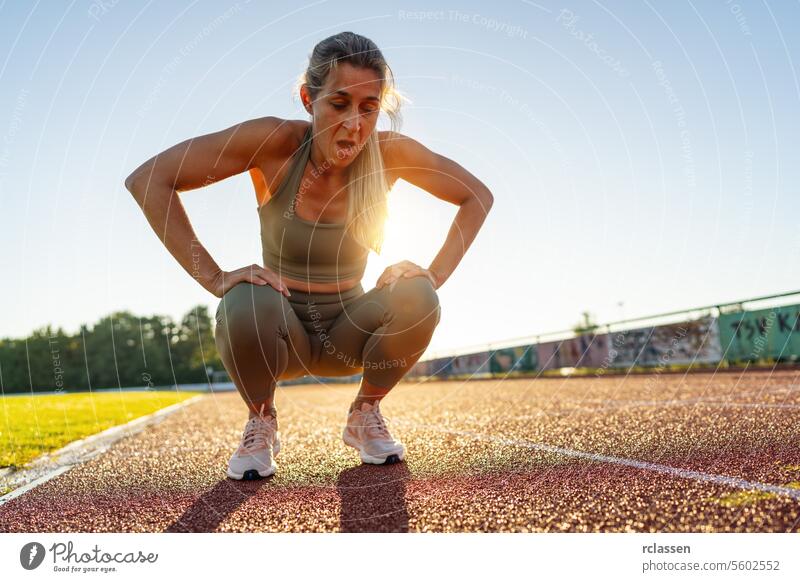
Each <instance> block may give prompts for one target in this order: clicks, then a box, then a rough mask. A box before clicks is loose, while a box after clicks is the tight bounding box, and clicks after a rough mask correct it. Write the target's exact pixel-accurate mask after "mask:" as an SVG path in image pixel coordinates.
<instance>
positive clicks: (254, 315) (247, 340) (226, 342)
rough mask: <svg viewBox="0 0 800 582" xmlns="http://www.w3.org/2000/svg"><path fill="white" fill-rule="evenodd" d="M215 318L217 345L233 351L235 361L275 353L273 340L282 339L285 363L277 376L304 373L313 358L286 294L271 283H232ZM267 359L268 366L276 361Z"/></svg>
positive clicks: (243, 360) (306, 338) (267, 356)
mask: <svg viewBox="0 0 800 582" xmlns="http://www.w3.org/2000/svg"><path fill="white" fill-rule="evenodd" d="M216 320H217V328H216V330H215V335H216V336H217V345H218V346H220V347H222V348H223V349H226V350H227V351H230V352H232V353H231V356H232V357H235V359H236V361H237V362H242V363H244V364H246V363H247V362H248V361H250V360H252V359H254V358H262V359H263V358H271V357H273V356H272V355H273V354H275V353H276V351H275V350H274V349H273V348H272V346H273V344H274V343H276V342H281V341H283V342H285V344H286V354H287V357H286V367H285V368H284V370H283V371H282V372H281V373H280V374H279V378H276V379H280V378H294V377H296V376H299V375H303V374H305V373H307V371H306V370H307V369H308V367H309V365H310V364H311V361H312V349H311V342H310V341H309V337H308V335H307V334H306V330H305V329H304V327H303V324H302V322H301V321H300V319H299V318H298V316H297V314H296V313H295V311H294V309H293V307H292V305H291V304H290V303H289V301H287V299H286V296H285V295H283V293H281V292H280V291H277V290H276V289H275V288H274V287H271V286H269V285H254V284H252V283H247V282H242V283H239V284H237V285H235V286H234V287H232V288H231V289H229V290H228V291H227V292H226V293H225V295H223V297H222V299H221V300H220V303H219V307H218V308H217V312H216ZM280 352H282V350H278V352H277V353H280ZM281 359H282V358H281ZM268 363H269V364H270V367H272V366H274V365H276V364H278V363H277V362H268ZM282 364H283V362H280V365H279V367H283V366H282ZM236 365H237V366H238V365H239V364H236Z"/></svg>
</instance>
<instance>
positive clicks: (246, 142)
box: [125, 32, 493, 479]
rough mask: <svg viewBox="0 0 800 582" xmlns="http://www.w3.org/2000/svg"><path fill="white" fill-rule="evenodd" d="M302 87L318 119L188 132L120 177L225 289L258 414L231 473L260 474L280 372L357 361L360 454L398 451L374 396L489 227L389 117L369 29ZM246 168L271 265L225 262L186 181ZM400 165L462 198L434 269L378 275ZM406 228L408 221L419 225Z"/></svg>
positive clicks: (171, 238) (242, 381)
mask: <svg viewBox="0 0 800 582" xmlns="http://www.w3.org/2000/svg"><path fill="white" fill-rule="evenodd" d="M300 98H301V100H302V103H303V107H304V108H305V110H306V111H307V112H308V113H309V115H310V117H311V120H310V121H302V120H283V119H278V118H275V117H263V118H260V119H253V120H249V121H245V122H243V123H240V124H238V125H235V126H233V127H230V128H228V129H226V130H224V131H220V132H217V133H212V134H208V135H203V136H200V137H197V138H194V139H191V140H187V141H185V142H182V143H179V144H177V145H175V146H173V147H171V148H169V149H167V150H166V151H164V152H162V153H160V154H159V155H157V156H155V157H154V158H152V159H151V160H148V161H147V162H145V163H144V164H142V165H141V166H140V167H139V168H137V169H136V170H135V171H134V172H133V173H132V174H131V175H130V176H129V177H128V179H127V180H126V182H125V185H126V187H127V188H128V190H130V192H131V193H132V194H133V196H134V198H135V199H136V201H137V202H138V203H139V205H140V206H141V207H142V210H143V211H144V213H145V215H146V217H147V219H148V221H149V222H150V224H151V226H152V227H153V229H154V230H155V231H156V233H157V234H158V235H159V237H160V238H161V239H162V241H163V242H164V244H165V246H166V247H167V249H168V250H169V252H170V253H171V254H172V255H173V256H174V257H175V259H176V260H177V261H178V262H179V263H180V264H181V266H183V268H184V269H185V270H186V271H187V272H189V273H190V274H191V275H192V276H193V277H195V279H196V280H197V281H198V282H199V283H200V284H201V285H202V286H203V287H204V288H205V289H207V290H208V291H210V292H211V293H213V294H214V295H215V296H216V297H219V298H221V301H220V303H219V308H218V309H217V313H216V319H217V328H216V332H215V337H216V343H217V347H218V348H219V353H220V357H221V358H222V361H223V363H224V365H225V368H226V369H227V371H228V373H229V375H230V377H231V379H232V380H233V382H234V384H235V385H236V387H237V389H238V390H239V393H240V394H241V396H242V398H243V399H244V401H245V403H246V404H247V406H248V408H249V411H250V418H249V420H248V422H247V424H246V426H245V430H244V434H243V436H242V441H241V443H240V445H239V447H238V449H237V450H236V451H235V452H234V454H233V456H232V457H231V459H230V461H229V464H228V470H227V474H228V476H229V477H231V478H232V479H242V478H245V479H248V478H258V477H266V476H268V475H271V474H273V473H274V472H275V470H276V464H275V461H274V457H275V456H276V455H277V454H278V452H279V450H280V437H279V432H278V425H277V411H276V410H275V407H274V404H273V400H274V394H275V387H276V383H277V381H278V380H281V379H288V378H297V377H301V376H304V375H308V374H314V375H316V374H319V375H324V376H350V375H352V374H356V373H359V372H363V375H362V380H361V385H360V389H359V392H358V394H357V395H356V398H355V400H354V401H353V403H352V405H351V406H350V410H349V412H348V415H347V422H346V425H345V428H344V432H343V435H342V437H343V440H344V442H345V443H346V444H347V445H349V446H352V447H354V448H355V449H357V450H358V451H359V453H360V456H361V459H362V461H364V462H366V463H375V464H383V463H391V462H396V461H400V460H402V459H403V458H404V455H405V448H404V446H403V444H402V443H400V442H399V441H397V440H395V439H394V438H393V437H392V435H391V434H390V432H389V430H388V429H387V427H386V424H385V422H384V419H383V417H382V416H381V413H380V409H379V403H380V401H381V399H382V398H383V397H384V396H385V395H386V394H387V393H388V392H389V391H390V390H391V389H392V387H394V386H395V385H396V384H397V382H399V381H400V379H401V378H402V377H403V376H404V375H405V374H406V372H407V371H408V370H409V369H410V368H411V367H412V366H413V365H414V364H415V363H416V362H417V360H418V359H419V357H420V356H421V355H422V353H423V352H424V351H425V348H426V347H427V345H428V343H429V341H430V338H431V336H432V335H433V332H434V329H435V327H436V325H437V324H438V322H439V318H440V308H439V299H438V295H437V292H436V290H437V289H438V288H439V287H441V285H442V284H443V283H444V282H445V281H446V280H447V279H448V277H449V276H450V275H451V274H452V272H453V270H454V269H455V268H456V266H457V265H458V263H459V262H460V261H461V259H462V257H463V256H464V253H465V252H466V251H467V249H468V248H469V246H470V244H471V243H472V241H473V240H474V238H475V236H476V235H477V232H478V230H479V228H480V227H481V225H482V223H483V221H484V219H485V217H486V214H487V212H488V211H489V208H490V207H491V205H492V201H493V197H492V194H491V193H490V192H489V190H488V188H486V186H485V185H484V184H482V183H481V182H480V181H479V180H478V179H477V178H475V177H474V176H473V175H472V174H470V173H469V172H467V171H466V170H465V169H464V168H462V167H461V166H459V165H458V164H456V163H455V162H453V161H451V160H449V159H448V158H445V157H443V156H440V155H438V154H436V153H434V152H432V151H430V150H428V149H427V148H425V147H424V146H422V145H421V144H420V143H418V142H416V141H415V140H413V139H411V138H408V137H406V136H404V135H402V134H400V133H397V132H396V131H377V129H376V125H377V121H378V115H379V113H380V111H384V112H385V113H387V114H388V115H389V117H390V118H391V121H392V127H393V128H394V127H396V125H397V120H398V110H399V99H398V95H397V93H396V91H395V89H394V81H393V77H392V74H391V70H390V68H389V66H388V65H387V64H386V61H385V59H384V57H383V55H382V54H381V52H380V50H379V49H378V47H377V46H376V45H375V44H374V43H373V42H372V41H371V40H369V39H367V38H365V37H363V36H360V35H358V34H354V33H352V32H343V33H340V34H337V35H334V36H331V37H330V38H327V39H325V40H323V41H321V42H320V43H319V44H317V46H316V47H314V51H313V52H312V54H311V58H310V60H309V65H308V69H307V71H306V72H305V75H304V76H303V78H302V83H301V86H300ZM245 171H249V172H250V175H251V177H252V178H253V182H254V184H255V187H256V198H257V202H258V213H259V217H260V221H261V239H262V246H263V259H264V265H263V266H261V265H249V266H246V267H242V268H240V269H236V270H234V271H223V270H222V269H221V268H220V267H219V266H218V265H217V263H216V262H215V261H214V259H212V258H211V256H210V255H209V254H208V252H207V251H206V249H205V248H204V247H203V245H202V244H200V242H199V241H198V240H197V238H196V237H195V235H194V231H193V230H192V227H191V225H190V223H189V220H188V218H187V216H186V213H185V211H184V208H183V205H182V204H181V202H180V197H179V196H178V194H179V193H181V192H183V191H186V190H191V189H194V188H199V187H201V186H205V185H208V184H211V183H214V182H217V181H219V180H223V179H225V178H227V177H229V176H233V175H235V174H239V173H242V172H245ZM399 178H402V179H404V180H406V181H408V182H410V183H412V184H415V185H416V186H419V187H420V188H423V189H424V190H426V191H428V192H430V193H431V194H433V195H434V196H436V197H437V198H440V199H442V200H445V201H447V202H450V203H452V204H456V205H458V206H459V207H460V208H459V211H458V213H457V214H456V217H455V220H454V222H453V225H452V227H451V228H450V231H449V233H448V236H447V240H446V241H445V244H444V246H443V247H442V249H441V250H440V251H439V253H438V254H437V255H436V257H435V259H434V260H433V262H432V263H431V265H430V267H428V268H427V269H426V268H423V267H420V266H419V265H416V264H414V263H412V262H410V261H402V262H400V263H397V264H395V265H392V266H390V267H388V268H387V269H386V270H385V271H384V272H383V273H382V274H381V276H380V277H379V279H378V281H377V283H376V285H375V288H374V289H371V290H370V291H368V292H364V289H363V287H362V286H361V278H362V276H363V274H364V268H365V266H366V261H367V256H368V254H369V250H370V249H372V250H374V251H375V252H378V253H379V252H380V248H381V243H382V230H383V225H384V221H385V219H386V197H387V193H388V191H389V190H390V189H391V187H392V185H393V184H394V183H395V181H396V180H397V179H399ZM410 234H413V233H410Z"/></svg>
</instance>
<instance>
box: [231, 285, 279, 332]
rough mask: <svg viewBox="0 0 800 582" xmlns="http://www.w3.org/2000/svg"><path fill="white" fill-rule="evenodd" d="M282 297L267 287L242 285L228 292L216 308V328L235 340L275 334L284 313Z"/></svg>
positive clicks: (272, 288) (276, 291)
mask: <svg viewBox="0 0 800 582" xmlns="http://www.w3.org/2000/svg"><path fill="white" fill-rule="evenodd" d="M285 301H286V298H285V296H284V295H283V294H282V293H281V292H280V291H278V290H276V289H275V288H274V287H271V286H270V285H255V284H253V283H248V282H242V283H239V284H237V285H234V286H233V287H232V288H230V289H228V291H226V292H225V294H224V295H223V296H222V299H221V300H220V303H219V307H218V308H217V314H216V319H217V324H218V325H222V326H224V327H225V328H226V329H227V330H228V333H230V334H235V335H236V336H237V337H238V338H248V337H251V338H252V337H259V336H263V335H264V334H265V333H271V332H274V331H277V332H279V331H280V330H281V329H283V328H284V327H285V326H283V325H282V323H283V321H284V319H285V317H286V310H287V309H291V307H289V305H288V302H286V305H284V302H285Z"/></svg>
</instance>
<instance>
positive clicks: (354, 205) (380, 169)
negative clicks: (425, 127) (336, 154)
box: [296, 32, 404, 254]
mask: <svg viewBox="0 0 800 582" xmlns="http://www.w3.org/2000/svg"><path fill="white" fill-rule="evenodd" d="M339 63H350V64H351V65H353V66H355V67H363V68H367V69H372V70H373V71H375V72H377V73H378V75H379V77H380V79H381V96H380V99H381V105H380V109H381V111H383V112H384V113H386V114H387V116H388V117H389V120H390V122H391V129H392V131H397V129H398V128H399V127H400V124H401V122H402V118H401V116H400V106H401V103H402V100H403V99H404V97H403V96H402V95H401V94H400V93H399V91H397V89H396V87H395V82H394V75H393V74H392V70H391V68H389V65H388V64H387V62H386V59H385V58H384V57H383V54H382V53H381V51H380V50H379V49H378V47H377V45H376V44H375V43H374V42H372V41H371V40H370V39H368V38H366V37H365V36H361V35H360V34H356V33H354V32H340V33H338V34H335V35H333V36H330V37H328V38H326V39H324V40H322V41H320V42H319V43H317V45H316V46H315V47H314V50H313V51H312V53H311V56H310V57H309V61H308V68H307V69H306V71H305V73H303V75H302V76H301V77H300V79H299V80H298V83H297V87H296V90H299V88H300V87H301V86H302V85H306V86H307V87H308V91H309V93H310V95H311V98H312V99H316V98H317V95H318V94H319V92H320V90H321V89H322V87H323V85H324V84H325V81H326V80H327V79H328V75H330V73H331V71H332V70H334V69H335V68H336V67H337V65H338V64H339ZM348 178H349V180H348V185H347V189H348V193H347V195H348V199H349V202H350V203H349V204H348V210H347V218H346V221H345V224H346V227H345V228H346V230H348V231H349V232H350V235H351V236H352V237H353V239H355V240H356V241H357V242H358V243H359V244H361V245H362V246H364V247H365V248H367V249H373V250H374V251H375V252H376V253H378V254H380V252H381V247H382V245H383V231H384V224H385V222H386V218H387V215H388V206H387V196H388V193H389V183H388V182H387V180H386V175H385V173H384V166H383V156H382V155H381V151H380V146H379V144H378V128H377V125H376V126H375V129H374V130H373V131H372V133H370V135H369V137H368V138H367V141H366V143H365V144H364V147H363V148H362V149H361V151H360V152H359V154H358V156H356V159H355V160H353V162H352V163H351V164H350V167H349V169H348Z"/></svg>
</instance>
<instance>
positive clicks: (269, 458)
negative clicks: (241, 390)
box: [227, 405, 281, 479]
mask: <svg viewBox="0 0 800 582" xmlns="http://www.w3.org/2000/svg"><path fill="white" fill-rule="evenodd" d="M263 412H264V406H263V405H262V406H261V410H260V411H259V414H258V415H257V416H254V417H253V418H251V419H250V420H248V421H247V425H246V426H245V427H244V434H243V435H242V441H241V443H239V448H238V449H236V452H235V453H233V456H232V457H231V459H230V461H228V470H227V474H228V477H230V478H231V479H258V478H259V477H269V476H270V475H272V474H273V473H275V471H276V470H277V469H278V465H277V464H275V461H274V460H273V457H275V456H277V455H278V453H279V452H280V450H281V441H280V434H279V433H278V421H277V420H276V419H275V417H273V416H264V414H263Z"/></svg>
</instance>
